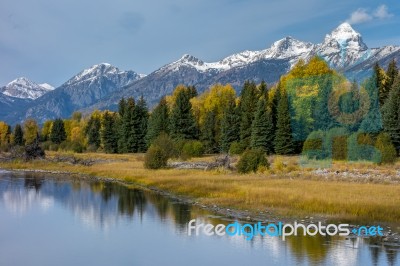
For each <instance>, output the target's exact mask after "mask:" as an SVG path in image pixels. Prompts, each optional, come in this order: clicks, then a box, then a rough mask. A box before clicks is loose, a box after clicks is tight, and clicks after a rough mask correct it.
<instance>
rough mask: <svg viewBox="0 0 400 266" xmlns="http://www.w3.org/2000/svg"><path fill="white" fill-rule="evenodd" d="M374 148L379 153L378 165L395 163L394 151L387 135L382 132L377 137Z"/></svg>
mask: <svg viewBox="0 0 400 266" xmlns="http://www.w3.org/2000/svg"><path fill="white" fill-rule="evenodd" d="M375 147H376V148H377V149H378V150H379V151H380V155H381V158H380V161H379V163H380V164H392V163H394V162H395V161H396V149H395V147H393V144H392V142H391V141H390V136H389V135H388V134H387V133H385V132H382V133H380V134H379V135H378V138H377V139H376V143H375Z"/></svg>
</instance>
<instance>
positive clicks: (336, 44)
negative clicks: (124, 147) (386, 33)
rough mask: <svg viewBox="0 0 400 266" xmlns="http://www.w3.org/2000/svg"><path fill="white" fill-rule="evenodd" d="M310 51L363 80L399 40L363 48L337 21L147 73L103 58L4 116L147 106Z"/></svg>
mask: <svg viewBox="0 0 400 266" xmlns="http://www.w3.org/2000/svg"><path fill="white" fill-rule="evenodd" d="M313 56H320V57H322V58H323V59H324V60H326V61H327V62H328V64H329V65H330V66H331V67H333V68H334V69H336V70H337V71H338V72H341V73H343V74H344V75H345V76H346V77H348V78H349V79H356V80H358V81H362V80H363V79H365V78H366V77H368V76H369V75H370V74H371V72H372V68H373V66H374V64H375V63H376V62H378V63H379V64H380V65H381V66H383V67H387V65H388V64H389V62H390V61H391V60H393V59H394V60H397V62H400V46H385V47H381V48H368V46H367V45H366V44H365V43H364V41H363V39H362V36H361V34H360V33H358V32H356V31H355V30H354V29H353V28H352V27H351V25H350V24H348V23H342V24H340V25H339V26H338V27H337V28H336V29H334V30H333V31H332V32H331V33H329V34H327V35H326V36H325V38H324V39H323V40H322V42H321V43H319V44H313V43H309V42H304V41H300V40H297V39H295V38H293V37H285V38H283V39H281V40H278V41H276V42H274V43H273V44H272V45H271V46H270V47H269V48H266V49H264V50H260V51H249V50H247V51H243V52H240V53H237V54H233V55H231V56H228V57H226V58H223V59H222V60H220V61H217V62H205V61H203V60H201V59H199V58H196V57H194V56H192V55H188V54H185V55H183V56H182V57H181V58H180V59H178V60H176V61H174V62H172V63H169V64H166V65H164V66H163V67H161V68H159V69H158V70H156V71H154V72H152V73H150V74H149V75H147V76H145V75H140V74H137V73H135V72H133V71H120V70H119V69H118V68H116V67H113V66H111V65H109V64H106V63H103V64H99V65H94V66H92V67H90V68H88V69H86V70H83V71H82V72H80V73H79V74H77V75H76V76H74V77H72V78H71V79H70V80H68V81H67V82H66V83H64V84H63V85H62V86H61V87H59V88H57V89H55V90H54V91H51V92H49V93H47V94H46V95H44V96H42V97H40V98H38V99H37V100H35V101H33V102H32V103H31V104H30V105H29V107H28V108H25V109H24V110H22V112H20V114H19V116H18V117H15V116H14V117H10V118H9V120H10V121H21V120H24V119H26V118H27V117H31V116H32V117H35V118H37V119H38V120H39V121H40V122H43V121H44V120H45V119H53V118H56V117H68V116H70V115H71V114H72V112H74V111H76V110H81V111H82V110H83V111H92V110H94V109H111V110H113V109H114V110H115V109H116V108H117V104H118V101H119V100H120V99H121V98H122V97H131V96H133V97H135V98H138V97H140V96H144V97H145V99H146V101H147V102H148V104H149V106H152V105H154V104H156V103H157V102H158V101H159V99H160V98H161V97H163V96H164V95H167V94H170V93H171V92H172V91H173V89H174V88H175V87H176V86H177V85H179V84H185V85H195V86H196V88H197V90H198V91H199V92H200V93H201V92H203V91H204V90H206V89H207V88H209V87H210V86H211V85H213V84H215V83H222V84H225V83H230V84H232V85H233V86H234V87H235V88H236V89H237V90H238V91H239V90H240V88H241V86H242V85H243V83H244V81H245V80H253V81H255V82H256V83H259V82H261V80H265V81H266V82H267V83H269V84H271V83H275V82H277V81H278V80H279V78H280V76H281V75H284V74H286V73H287V72H288V71H289V70H290V69H291V68H292V67H293V66H294V65H295V64H296V63H297V62H298V61H299V60H300V59H303V60H305V61H307V60H309V59H310V58H312V57H313ZM1 119H2V117H0V120H1Z"/></svg>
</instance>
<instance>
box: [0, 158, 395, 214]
mask: <svg viewBox="0 0 400 266" xmlns="http://www.w3.org/2000/svg"><path fill="white" fill-rule="evenodd" d="M54 155H55V153H48V157H50V158H51V157H52V156H54ZM74 156H76V157H80V158H85V159H88V158H92V159H93V158H95V159H101V160H104V161H102V162H101V163H98V164H94V165H92V166H83V165H71V164H68V163H54V162H48V161H34V162H28V163H25V162H10V163H0V167H1V168H8V169H10V168H11V169H43V170H53V171H68V172H74V173H83V174H88V175H93V176H98V177H110V178H115V179H119V180H125V181H129V182H134V183H138V184H141V185H144V186H154V187H157V188H159V189H161V190H166V191H169V192H172V193H175V194H178V195H184V196H188V197H191V198H193V199H195V200H196V201H198V202H200V203H202V204H206V205H213V204H216V205H218V206H221V207H226V208H235V209H246V210H249V211H254V212H258V211H260V210H263V211H264V210H269V211H271V210H272V211H275V213H277V214H279V215H286V216H290V215H310V214H315V213H317V214H324V215H329V216H331V215H332V216H336V217H345V218H350V219H353V220H362V221H388V222H389V221H390V222H399V221H400V208H399V206H400V185H398V184H390V185H388V184H375V183H357V182H346V181H338V180H329V179H328V180H326V179H324V178H321V177H316V176H315V175H314V174H313V171H314V170H315V169H305V168H301V167H300V166H299V165H298V163H297V161H298V157H295V156H291V157H273V158H271V159H270V160H271V162H272V165H271V169H263V171H262V173H257V174H249V175H240V174H237V173H233V172H229V171H226V170H222V169H219V170H215V171H202V170H176V169H164V170H147V169H144V168H143V155H142V154H135V155H132V154H124V155H109V154H99V153H87V154H74ZM193 160H194V161H207V160H212V157H206V158H196V159H193ZM353 168H357V169H358V171H370V170H371V169H372V170H374V171H380V172H385V173H387V174H389V175H390V174H393V173H394V172H395V171H397V170H396V169H398V168H399V165H394V166H389V167H388V166H376V165H371V164H368V163H360V164H349V163H345V162H335V163H334V164H333V168H332V169H335V170H336V169H338V170H339V171H345V170H348V169H353Z"/></svg>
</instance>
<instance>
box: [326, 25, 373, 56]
mask: <svg viewBox="0 0 400 266" xmlns="http://www.w3.org/2000/svg"><path fill="white" fill-rule="evenodd" d="M332 41H336V42H337V43H338V44H339V45H340V46H343V47H346V48H348V49H356V50H360V51H364V50H367V49H368V47H367V45H366V44H365V43H364V41H363V39H362V37H361V34H360V33H358V32H357V31H355V30H354V29H353V27H351V25H350V24H349V23H347V22H344V23H342V24H340V25H339V26H338V27H337V28H336V29H334V30H333V31H332V32H331V33H330V34H327V35H326V36H325V41H324V43H329V42H332Z"/></svg>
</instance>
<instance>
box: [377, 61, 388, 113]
mask: <svg viewBox="0 0 400 266" xmlns="http://www.w3.org/2000/svg"><path fill="white" fill-rule="evenodd" d="M374 74H375V76H376V78H375V81H376V88H377V89H378V91H379V104H380V106H381V107H382V106H383V104H384V103H385V101H386V99H387V97H388V95H389V90H388V88H387V87H386V86H385V83H386V80H385V71H384V70H383V69H382V68H381V67H380V66H379V64H378V63H376V64H375V66H374Z"/></svg>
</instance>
